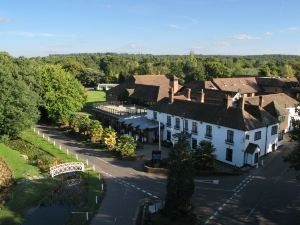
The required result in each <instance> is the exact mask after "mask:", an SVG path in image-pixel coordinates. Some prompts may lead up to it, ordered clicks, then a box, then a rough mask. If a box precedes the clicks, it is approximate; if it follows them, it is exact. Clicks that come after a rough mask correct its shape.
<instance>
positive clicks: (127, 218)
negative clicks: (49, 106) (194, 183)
mask: <svg viewBox="0 0 300 225" xmlns="http://www.w3.org/2000/svg"><path fill="white" fill-rule="evenodd" d="M36 128H37V129H38V130H39V131H40V132H41V133H44V135H45V136H46V137H49V138H50V140H55V142H56V144H57V145H61V146H62V149H65V150H66V149H68V150H69V152H70V154H73V155H76V154H77V155H78V157H79V158H80V159H82V160H84V161H86V160H88V163H89V165H90V166H93V165H94V166H95V169H96V170H97V171H98V172H100V173H101V174H102V175H103V176H104V178H105V191H106V193H105V197H104V199H103V201H102V203H101V206H100V209H99V211H98V213H97V215H96V216H95V217H94V218H93V221H92V223H91V224H92V225H102V224H103V225H110V224H111V225H133V224H135V220H136V217H137V211H138V207H139V204H140V203H141V201H142V200H143V199H145V198H154V199H158V198H163V197H164V193H165V177H163V176H159V175H153V174H147V173H145V172H143V169H142V164H143V162H142V161H123V160H118V159H116V158H115V157H113V156H111V155H110V154H107V153H105V152H100V151H99V150H97V149H93V148H89V147H87V146H85V145H83V144H81V143H78V142H77V141H74V140H73V139H71V138H69V137H66V136H65V135H63V133H62V132H61V131H60V130H59V129H56V128H53V127H49V126H42V125H38V126H37V127H36ZM99 188H100V187H99Z"/></svg>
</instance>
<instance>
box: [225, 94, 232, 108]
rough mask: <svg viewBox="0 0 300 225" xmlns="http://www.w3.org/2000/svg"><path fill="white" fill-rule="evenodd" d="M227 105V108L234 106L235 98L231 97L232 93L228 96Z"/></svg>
mask: <svg viewBox="0 0 300 225" xmlns="http://www.w3.org/2000/svg"><path fill="white" fill-rule="evenodd" d="M226 106H227V109H228V108H230V107H233V100H232V98H231V97H230V95H227V96H226Z"/></svg>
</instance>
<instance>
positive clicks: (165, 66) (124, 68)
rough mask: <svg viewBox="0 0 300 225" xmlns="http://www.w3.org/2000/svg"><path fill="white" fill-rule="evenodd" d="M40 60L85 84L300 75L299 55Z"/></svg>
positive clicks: (62, 57) (58, 57)
mask: <svg viewBox="0 0 300 225" xmlns="http://www.w3.org/2000/svg"><path fill="white" fill-rule="evenodd" d="M31 60H32V61H35V62H37V63H49V64H55V65H57V64H58V65H61V66H62V68H63V69H65V70H66V71H68V72H70V73H71V74H73V76H75V77H76V78H77V79H78V80H79V81H80V82H81V83H82V84H83V85H84V86H90V87H92V86H95V85H96V84H97V83H99V82H103V83H116V82H119V83H120V82H123V81H124V80H127V79H128V78H130V77H131V76H132V75H134V74H137V75H142V74H166V75H176V76H177V77H178V78H179V79H180V82H181V83H186V82H190V81H195V80H196V81H197V80H204V79H206V80H209V79H211V78H214V77H233V76H239V75H262V76H289V77H292V76H300V56H293V55H257V56H204V55H194V54H193V53H191V54H190V55H134V54H114V53H106V54H97V53H94V54H70V55H50V56H48V57H38V58H32V59H31Z"/></svg>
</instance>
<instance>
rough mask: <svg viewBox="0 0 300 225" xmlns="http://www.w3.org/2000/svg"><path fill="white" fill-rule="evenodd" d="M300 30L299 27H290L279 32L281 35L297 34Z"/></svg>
mask: <svg viewBox="0 0 300 225" xmlns="http://www.w3.org/2000/svg"><path fill="white" fill-rule="evenodd" d="M297 30H299V27H288V28H285V29H282V30H280V31H279V32H280V33H285V32H295V31H297Z"/></svg>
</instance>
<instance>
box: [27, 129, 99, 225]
mask: <svg viewBox="0 0 300 225" xmlns="http://www.w3.org/2000/svg"><path fill="white" fill-rule="evenodd" d="M21 138H22V139H24V140H26V141H28V142H30V143H31V144H33V145H35V146H37V147H39V148H40V149H42V150H44V151H46V152H48V153H50V154H51V155H53V156H55V157H57V158H59V159H62V160H64V161H73V162H74V161H77V160H76V159H75V158H74V157H73V156H71V155H67V154H66V153H65V152H64V151H61V150H59V148H57V147H56V146H54V145H52V144H51V143H49V142H48V141H47V140H46V139H44V138H42V137H41V136H39V135H37V134H36V133H34V132H33V131H32V130H27V131H25V132H23V133H22V135H21ZM84 177H85V182H86V199H87V204H86V205H84V206H82V208H81V209H80V211H89V212H94V213H96V209H97V208H98V206H99V205H98V206H97V205H96V204H95V197H96V195H97V196H99V202H100V198H101V197H102V196H103V192H102V190H101V189H100V187H101V182H102V181H99V175H98V173H96V172H94V171H92V170H91V169H89V168H88V169H87V171H86V173H85V175H84ZM68 224H70V225H84V224H87V223H86V221H85V215H82V214H74V215H72V217H71V219H70V221H69V223H68Z"/></svg>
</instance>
